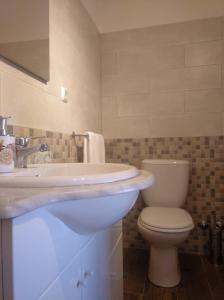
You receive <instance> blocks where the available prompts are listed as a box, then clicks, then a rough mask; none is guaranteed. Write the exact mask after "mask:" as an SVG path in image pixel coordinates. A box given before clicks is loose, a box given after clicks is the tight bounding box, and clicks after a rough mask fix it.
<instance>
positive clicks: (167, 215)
mask: <svg viewBox="0 0 224 300" xmlns="http://www.w3.org/2000/svg"><path fill="white" fill-rule="evenodd" d="M139 219H140V222H141V224H142V225H143V226H145V227H148V228H149V229H152V230H153V229H154V230H156V231H163V232H180V231H184V230H190V229H192V228H193V227H194V223H193V220H192V218H191V216H190V215H189V213H188V212H187V211H186V210H184V209H182V208H173V207H146V208H144V209H143V211H142V212H141V214H140V217H139Z"/></svg>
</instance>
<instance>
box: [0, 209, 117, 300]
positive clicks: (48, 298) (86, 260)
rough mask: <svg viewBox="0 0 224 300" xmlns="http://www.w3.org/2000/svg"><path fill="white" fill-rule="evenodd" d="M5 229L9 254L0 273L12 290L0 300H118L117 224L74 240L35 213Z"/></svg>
mask: <svg viewBox="0 0 224 300" xmlns="http://www.w3.org/2000/svg"><path fill="white" fill-rule="evenodd" d="M5 224H7V226H6V225H4V227H5V228H4V227H3V228H2V231H3V233H4V236H6V235H7V236H8V238H7V240H8V245H6V248H8V250H9V251H7V253H6V254H7V255H6V256H7V257H6V260H4V261H5V266H4V261H3V266H2V268H3V273H6V277H7V278H8V282H10V283H12V284H8V283H7V289H6V290H7V293H5V294H4V295H2V298H1V295H0V300H2V299H3V300H37V299H38V300H115V299H116V300H122V299H123V284H122V282H123V281H122V277H123V261H122V223H121V222H119V223H118V224H116V225H114V226H111V227H110V228H109V229H106V230H104V231H101V232H98V233H95V234H93V235H89V236H87V235H80V234H77V233H75V232H74V231H73V230H71V229H70V228H69V227H68V226H67V225H65V224H64V223H63V222H62V221H60V220H59V219H58V218H56V217H55V216H53V215H52V214H51V213H49V212H48V211H47V210H46V209H38V210H35V211H33V212H31V213H28V214H24V215H22V216H20V217H17V218H15V219H12V220H11V221H6V223H5ZM4 243H5V242H4ZM3 248H4V247H3ZM10 255H11V258H10ZM10 264H11V268H10ZM8 270H10V272H9V271H8ZM3 281H4V280H3Z"/></svg>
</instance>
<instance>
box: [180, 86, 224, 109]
mask: <svg viewBox="0 0 224 300" xmlns="http://www.w3.org/2000/svg"><path fill="white" fill-rule="evenodd" d="M185 109H186V112H198V113H199V112H222V111H224V90H223V89H210V90H199V91H197V90H194V91H185Z"/></svg>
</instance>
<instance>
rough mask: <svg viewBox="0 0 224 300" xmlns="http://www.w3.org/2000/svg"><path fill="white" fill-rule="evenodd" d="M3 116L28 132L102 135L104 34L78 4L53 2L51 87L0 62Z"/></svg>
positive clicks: (0, 109) (70, 0)
mask: <svg viewBox="0 0 224 300" xmlns="http://www.w3.org/2000/svg"><path fill="white" fill-rule="evenodd" d="M61 86H63V87H66V88H67V89H68V103H67V104H65V103H62V102H61V101H60V87H61ZM0 114H1V115H9V116H11V117H12V119H11V121H10V122H11V124H13V125H20V126H24V127H31V128H45V129H46V130H52V131H59V132H65V133H71V132H72V131H73V130H76V131H77V132H83V131H85V130H94V131H101V108H100V39H99V33H98V31H97V29H96V26H95V25H94V23H93V22H92V21H91V19H90V17H89V16H88V14H87V12H86V10H85V9H84V7H83V6H82V4H81V2H80V1H79V0H63V1H61V0H50V81H49V82H48V84H47V85H45V84H43V83H41V82H39V81H37V80H35V79H33V78H31V77H29V76H28V75H26V74H24V73H22V72H21V71H18V70H16V69H15V68H13V67H10V66H8V65H7V64H5V63H3V62H1V61H0Z"/></svg>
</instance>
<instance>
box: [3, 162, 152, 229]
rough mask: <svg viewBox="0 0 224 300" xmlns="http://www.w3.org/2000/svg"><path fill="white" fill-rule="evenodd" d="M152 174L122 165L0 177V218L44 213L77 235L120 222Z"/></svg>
mask: <svg viewBox="0 0 224 300" xmlns="http://www.w3.org/2000/svg"><path fill="white" fill-rule="evenodd" d="M152 184H153V176H152V174H150V173H148V172H146V171H142V170H138V169H136V168H135V167H133V166H128V165H123V164H109V163H105V164H83V163H81V164H79V163H71V164H44V165H32V166H30V167H29V168H27V169H15V171H14V172H13V173H5V174H0V187H1V188H0V218H12V217H18V216H20V215H23V214H26V213H29V212H31V211H33V210H40V214H41V211H43V210H44V211H45V212H46V211H47V212H48V213H50V214H51V215H54V216H55V217H56V218H58V219H60V220H61V221H62V222H63V223H64V224H66V225H67V226H68V227H69V228H70V229H72V230H73V231H75V232H77V233H79V234H93V233H95V232H97V231H100V230H103V229H105V228H107V227H109V226H111V225H112V224H114V223H116V222H118V221H119V220H120V219H122V218H123V217H124V216H125V215H126V214H127V213H128V211H129V210H130V209H131V208H132V206H133V205H134V203H135V201H136V200H137V197H138V194H139V191H140V190H142V189H145V188H147V187H149V186H151V185H152Z"/></svg>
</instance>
